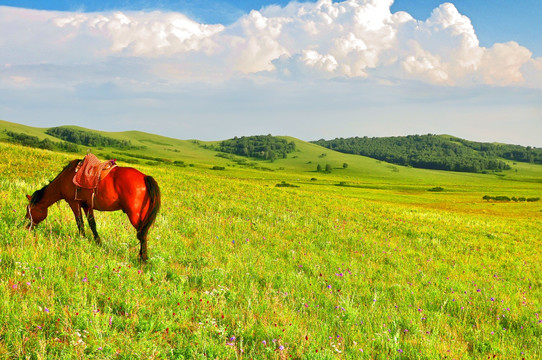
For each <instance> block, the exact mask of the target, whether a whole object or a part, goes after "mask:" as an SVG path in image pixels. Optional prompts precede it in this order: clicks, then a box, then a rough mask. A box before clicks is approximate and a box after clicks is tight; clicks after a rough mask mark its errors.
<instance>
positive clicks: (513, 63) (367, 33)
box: [0, 0, 542, 87]
mask: <svg viewBox="0 0 542 360" xmlns="http://www.w3.org/2000/svg"><path fill="white" fill-rule="evenodd" d="M392 3H393V0H347V1H343V2H332V1H331V0H319V1H317V2H316V3H298V2H291V3H290V4H288V5H287V6H285V7H280V6H269V7H266V8H263V9H261V10H260V11H256V10H253V11H251V12H250V13H249V14H247V15H244V16H242V17H241V18H240V19H238V20H237V21H236V22H235V23H233V24H232V25H229V26H223V25H220V24H215V25H211V24H201V23H198V22H196V21H193V20H191V19H189V18H188V17H186V16H184V15H183V14H180V13H173V12H158V11H154V12H104V13H77V12H51V11H37V10H27V9H18V8H12V7H0V34H2V35H1V37H0V66H3V70H1V69H2V68H1V67H0V71H1V72H0V74H1V73H4V76H3V79H2V81H3V83H6V82H7V81H10V82H12V83H16V84H18V85H19V86H20V85H21V84H29V83H31V82H32V77H31V76H28V73H27V72H26V70H23V68H22V67H24V66H25V68H24V69H28V67H32V66H33V67H41V68H43V65H44V64H49V65H55V66H66V67H78V66H82V65H84V66H87V68H89V69H92V72H93V74H94V75H99V74H102V75H103V76H104V77H108V76H109V77H111V76H114V75H116V73H117V72H120V73H123V74H124V76H126V77H127V78H130V77H134V78H137V79H138V81H140V80H141V81H142V78H145V81H151V82H152V81H153V79H154V81H162V82H164V81H165V82H179V81H193V80H207V81H215V80H217V79H228V78H233V77H237V76H243V74H244V75H246V74H258V75H260V76H261V75H265V76H267V77H268V78H273V77H279V78H293V79H296V78H297V77H300V76H303V77H313V78H334V77H343V78H371V77H373V78H377V79H380V80H382V81H384V80H385V81H390V80H392V81H407V80H417V81H423V82H427V83H430V84H438V85H446V86H468V85H473V84H487V85H493V86H509V85H516V86H517V85H519V86H521V85H524V86H534V87H540V86H541V85H540V83H535V82H534V81H531V80H530V79H532V78H540V76H541V75H540V74H541V72H542V70H541V66H540V60H537V59H533V58H532V54H531V52H530V51H529V50H528V49H526V48H524V47H522V46H520V45H519V44H517V43H515V42H508V43H499V44H494V45H493V46H492V47H490V48H485V47H482V46H480V43H479V41H478V37H477V36H476V32H475V29H474V27H473V26H472V23H471V21H470V19H469V18H468V17H466V16H465V15H462V14H460V13H459V12H458V10H457V9H456V8H455V6H454V5H453V4H451V3H444V4H442V5H440V6H439V7H438V8H436V9H434V11H433V12H432V14H431V16H430V17H429V18H428V19H427V20H425V21H421V20H416V19H414V18H413V17H412V16H410V15H409V14H407V13H405V12H396V13H392V12H391V10H390V7H391V5H392ZM126 63H129V64H130V65H131V67H130V68H137V69H134V70H135V71H136V73H137V72H138V71H139V73H137V75H130V74H127V73H126V72H125V71H122V69H123V67H124V66H125V65H126ZM135 64H139V66H135ZM73 73H74V76H78V75H76V74H75V72H73ZM143 73H144V74H143ZM526 73H528V74H529V76H526ZM35 75H36V76H37V74H35ZM42 76H44V75H43V74H42ZM79 76H80V75H79ZM34 79H35V77H34ZM23 80H24V81H23Z"/></svg>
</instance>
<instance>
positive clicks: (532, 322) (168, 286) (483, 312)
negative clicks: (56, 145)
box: [0, 139, 542, 359]
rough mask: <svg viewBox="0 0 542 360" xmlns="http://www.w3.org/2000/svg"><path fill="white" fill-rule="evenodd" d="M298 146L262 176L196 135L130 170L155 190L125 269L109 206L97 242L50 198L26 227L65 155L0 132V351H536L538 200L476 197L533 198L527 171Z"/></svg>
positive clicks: (541, 324)
mask: <svg viewBox="0 0 542 360" xmlns="http://www.w3.org/2000/svg"><path fill="white" fill-rule="evenodd" d="M160 141H164V140H160ZM160 141H158V140H157V139H155V143H156V142H158V143H159V142H160ZM149 143H150V142H147V144H149ZM297 145H298V146H297V148H298V151H297V153H296V154H295V155H294V156H292V157H290V158H289V159H284V160H278V161H276V162H274V163H264V162H262V163H261V165H262V167H266V168H269V169H267V170H262V169H256V168H251V167H243V166H241V165H239V163H238V162H233V161H231V159H230V160H228V159H225V158H220V157H216V156H215V155H214V153H212V152H211V151H210V150H206V149H202V148H200V147H197V146H196V145H195V143H193V142H185V143H184V145H183V146H186V147H185V148H180V149H181V150H179V153H178V154H179V158H183V156H185V158H184V159H186V162H187V163H192V164H193V166H186V167H179V166H173V165H168V164H154V165H149V164H145V163H141V164H137V165H134V166H135V167H136V168H138V169H140V170H141V171H143V172H144V173H146V174H148V175H152V176H153V177H154V178H155V179H156V180H157V182H158V184H159V185H160V187H161V191H162V209H161V212H160V214H159V215H158V218H157V221H156V223H155V225H154V226H153V227H152V228H151V230H150V233H149V256H150V259H149V261H148V263H146V264H140V263H139V260H138V257H137V252H138V246H139V245H138V242H137V239H136V237H135V231H134V229H133V228H132V226H131V225H130V223H129V222H128V219H127V218H126V216H125V215H124V214H123V213H121V212H112V213H100V212H98V213H96V218H97V225H98V231H99V233H100V235H101V237H102V241H103V245H102V246H97V245H96V244H95V243H94V241H93V239H92V237H91V235H90V231H89V230H88V225H87V224H86V229H87V236H86V237H81V236H79V235H78V233H77V228H76V224H75V220H74V218H73V215H72V213H71V210H70V209H69V207H68V206H67V204H65V203H63V202H61V203H59V204H58V206H56V205H54V206H52V207H51V208H50V211H49V216H48V218H47V220H46V221H44V223H42V224H40V225H39V226H38V227H37V228H36V229H34V230H33V231H28V230H27V229H25V227H24V224H25V221H24V215H25V207H26V204H27V200H26V198H25V194H31V193H32V192H33V191H35V190H37V189H39V188H40V187H42V186H43V185H46V184H47V183H48V182H49V181H50V180H51V179H52V178H54V176H56V174H57V173H58V172H59V171H60V170H61V169H62V168H63V167H64V165H65V164H67V162H68V161H69V160H71V159H73V158H74V157H76V155H74V154H71V155H70V154H64V153H59V152H51V151H47V150H37V149H31V148H26V147H21V146H18V145H11V144H6V143H1V142H0V156H1V157H2V161H1V162H0V358H29V359H45V358H47V359H49V358H59V359H60V358H95V359H110V358H115V359H117V358H119V359H132V358H142V359H143V358H145V359H146V358H149V359H289V358H292V359H487V358H495V357H496V358H501V359H522V358H525V359H536V358H541V357H542V341H541V340H542V289H541V286H542V281H541V279H540V273H541V272H542V265H541V264H542V263H541V261H540V254H541V253H540V249H541V248H542V236H541V235H540V234H541V232H542V203H541V202H532V203H527V202H518V203H501V202H493V201H485V200H483V199H482V197H483V196H484V195H486V194H489V195H492V196H494V195H509V196H525V197H531V196H540V192H541V179H542V166H537V165H531V164H514V166H513V169H512V170H510V171H506V172H504V173H502V174H498V175H495V174H460V173H450V172H439V171H430V170H419V169H412V168H406V167H400V166H392V165H389V164H386V163H382V162H377V161H375V160H373V159H368V158H363V157H360V156H353V155H345V154H338V153H334V152H332V151H330V150H327V149H323V148H320V147H318V146H316V145H313V144H308V143H304V142H300V141H298V144H297ZM97 152H99V151H97ZM164 153H168V154H169V153H172V154H173V152H171V151H169V152H166V151H165V150H164ZM322 153H325V154H326V155H325V156H322ZM174 154H175V156H177V153H174ZM79 156H80V155H79ZM319 161H320V162H322V164H324V161H325V162H330V163H332V164H334V167H336V168H337V169H334V170H333V172H332V173H330V174H322V173H315V172H314V169H315V167H316V164H317V163H318V162H319ZM344 162H347V163H348V164H349V166H348V168H347V169H340V165H341V164H343V163H344ZM119 163H120V165H127V164H125V163H122V162H119ZM212 165H220V166H224V168H225V170H223V171H217V170H211V169H212ZM282 181H284V182H286V183H289V184H292V185H296V186H298V187H276V184H278V183H281V182H282ZM338 185H342V186H338ZM436 186H440V187H442V189H443V191H440V192H433V191H428V190H429V189H432V188H434V187H436Z"/></svg>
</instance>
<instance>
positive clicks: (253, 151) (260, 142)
mask: <svg viewBox="0 0 542 360" xmlns="http://www.w3.org/2000/svg"><path fill="white" fill-rule="evenodd" d="M216 150H218V151H222V152H226V153H230V154H235V155H240V156H248V157H254V158H258V159H263V160H271V161H274V160H275V159H277V158H286V157H287V156H288V154H289V153H291V152H293V151H295V143H294V142H293V141H290V142H289V141H288V140H286V139H284V138H280V137H277V136H272V135H266V136H264V135H256V136H242V137H240V138H238V137H237V136H236V137H234V138H233V139H228V140H224V141H222V142H220V145H219V146H217V147H216Z"/></svg>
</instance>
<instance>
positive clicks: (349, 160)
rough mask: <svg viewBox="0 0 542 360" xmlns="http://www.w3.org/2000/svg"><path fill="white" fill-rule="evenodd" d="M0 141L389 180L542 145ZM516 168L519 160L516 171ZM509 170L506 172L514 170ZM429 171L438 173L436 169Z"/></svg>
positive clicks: (115, 138)
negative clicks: (402, 167) (401, 167)
mask: <svg viewBox="0 0 542 360" xmlns="http://www.w3.org/2000/svg"><path fill="white" fill-rule="evenodd" d="M0 141H7V142H12V143H17V144H21V145H25V146H31V147H38V148H42V149H47V150H53V151H62V152H71V153H73V156H78V157H81V156H83V155H84V154H86V153H87V151H88V150H91V151H92V152H93V153H94V154H96V155H97V156H98V157H100V158H102V159H117V160H119V161H121V162H126V163H131V164H147V165H158V164H170V165H175V166H196V167H201V168H205V169H210V168H214V167H215V166H216V168H224V169H227V170H228V169H229V170H233V169H235V168H240V169H241V168H242V169H249V168H250V169H253V170H256V171H259V170H265V171H285V172H295V173H298V174H300V173H305V174H311V177H312V176H313V175H316V174H317V173H320V174H322V175H324V174H329V173H330V172H333V173H334V174H341V176H344V177H348V176H352V177H355V178H358V177H363V178H367V177H385V178H387V179H390V176H391V177H392V178H394V179H395V178H397V179H402V180H404V179H405V177H407V176H412V177H419V176H420V175H419V174H420V172H419V170H417V169H408V168H404V169H401V173H400V174H399V169H398V168H397V166H394V165H390V164H387V163H392V164H400V165H407V166H411V167H412V168H415V167H425V168H429V169H438V170H454V171H462V172H465V171H466V172H486V171H499V170H507V169H509V167H510V166H511V165H513V163H512V162H510V161H506V160H512V161H513V162H526V163H532V164H534V163H537V164H542V155H541V151H542V150H541V149H538V148H530V147H522V146H516V145H504V144H488V143H477V142H472V141H468V140H463V139H459V138H456V137H453V136H447V135H438V136H437V135H421V136H420V135H411V136H405V137H393V138H350V139H335V140H329V141H326V140H319V141H315V142H312V143H309V142H305V141H302V140H299V139H296V138H292V137H287V136H271V135H260V136H247V137H239V138H233V139H228V140H224V141H200V140H179V139H174V138H170V137H165V136H160V135H154V134H149V133H144V132H140V131H124V132H105V131H98V130H91V129H86V128H82V127H77V126H61V127H56V128H36V127H31V126H25V125H21V124H17V123H12V122H8V121H2V120H0ZM326 148H329V149H332V151H330V150H328V149H326ZM359 155H363V156H359ZM374 159H377V160H382V161H383V162H382V163H380V162H376V161H374ZM518 167H520V166H519V165H517V166H516V165H514V168H515V169H516V171H517V168H518ZM521 168H525V167H523V166H522V167H521ZM319 169H320V170H319ZM323 169H326V171H324V170H323ZM411 170H416V171H411ZM507 174H508V176H509V175H511V172H508V173H507ZM499 175H502V174H499ZM516 175H517V174H516ZM426 176H427V174H424V177H426ZM431 176H435V177H436V176H438V177H440V175H437V174H433V173H432V175H431ZM446 176H448V175H446Z"/></svg>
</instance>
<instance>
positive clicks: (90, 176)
mask: <svg viewBox="0 0 542 360" xmlns="http://www.w3.org/2000/svg"><path fill="white" fill-rule="evenodd" d="M115 166H117V164H116V163H115V160H108V161H103V162H102V161H100V160H99V159H98V158H97V157H96V156H95V155H93V154H91V153H88V154H87V155H86V156H85V158H84V159H83V160H82V161H79V163H78V164H77V167H76V168H75V176H74V177H73V184H74V185H75V186H76V187H77V189H76V190H81V189H90V190H92V198H93V200H94V192H95V190H96V188H97V187H98V183H99V182H100V180H101V179H104V178H105V177H106V176H107V175H108V174H109V172H110V171H111V169H113V168H114V167H115ZM77 192H78V191H76V192H75V200H82V199H78V196H77V195H78V194H77Z"/></svg>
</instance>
